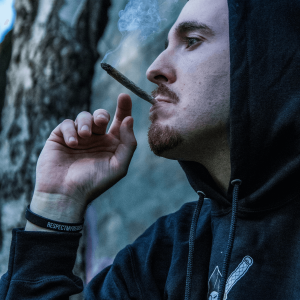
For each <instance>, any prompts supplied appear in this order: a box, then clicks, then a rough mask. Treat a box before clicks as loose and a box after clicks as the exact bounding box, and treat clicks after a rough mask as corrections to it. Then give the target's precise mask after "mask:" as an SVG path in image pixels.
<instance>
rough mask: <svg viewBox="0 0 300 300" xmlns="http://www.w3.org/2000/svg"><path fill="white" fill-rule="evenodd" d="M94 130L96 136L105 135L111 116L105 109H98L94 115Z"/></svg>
mask: <svg viewBox="0 0 300 300" xmlns="http://www.w3.org/2000/svg"><path fill="white" fill-rule="evenodd" d="M93 120H94V122H93V128H92V132H93V133H95V134H105V133H106V128H107V125H108V122H109V120H110V115H109V113H108V112H107V111H106V110H105V109H102V108H100V109H97V110H95V111H94V113H93Z"/></svg>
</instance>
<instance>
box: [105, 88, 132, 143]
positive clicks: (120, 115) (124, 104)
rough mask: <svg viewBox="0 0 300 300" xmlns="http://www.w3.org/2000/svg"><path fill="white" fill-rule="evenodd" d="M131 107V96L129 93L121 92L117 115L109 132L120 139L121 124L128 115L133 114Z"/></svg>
mask: <svg viewBox="0 0 300 300" xmlns="http://www.w3.org/2000/svg"><path fill="white" fill-rule="evenodd" d="M131 107H132V103H131V98H130V96H129V95H127V94H120V95H119V97H118V104H117V108H116V112H115V116H114V119H113V121H112V123H111V126H110V128H109V131H108V133H111V134H113V135H114V136H115V137H116V138H118V139H119V138H120V126H121V124H122V121H123V120H124V119H125V118H126V117H128V116H131Z"/></svg>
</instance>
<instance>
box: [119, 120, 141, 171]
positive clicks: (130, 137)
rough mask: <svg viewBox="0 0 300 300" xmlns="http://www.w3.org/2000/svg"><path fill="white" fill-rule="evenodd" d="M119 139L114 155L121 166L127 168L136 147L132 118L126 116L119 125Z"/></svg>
mask: <svg viewBox="0 0 300 300" xmlns="http://www.w3.org/2000/svg"><path fill="white" fill-rule="evenodd" d="M120 141H121V143H120V144H119V146H118V148H117V150H116V152H115V157H116V159H117V161H118V163H119V164H120V165H121V166H124V167H125V170H127V169H128V166H129V164H130V161H131V159H132V156H133V153H134V151H135V150H136V147H137V141H136V139H135V136H134V132H133V118H132V117H126V118H125V119H124V120H123V122H122V124H121V126H120Z"/></svg>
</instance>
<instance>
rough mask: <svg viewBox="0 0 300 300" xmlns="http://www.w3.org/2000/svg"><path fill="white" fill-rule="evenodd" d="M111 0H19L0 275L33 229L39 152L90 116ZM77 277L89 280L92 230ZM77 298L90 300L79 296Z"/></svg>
mask: <svg viewBox="0 0 300 300" xmlns="http://www.w3.org/2000/svg"><path fill="white" fill-rule="evenodd" d="M109 6H110V0H76V1H74V0H65V1H63V0H47V1H44V0H39V1H37V0H16V2H15V8H16V13H17V15H16V21H15V25H14V29H13V35H12V56H11V62H10V66H9V69H8V73H7V85H6V96H5V101H4V107H3V111H2V131H1V137H0V138H1V145H0V161H1V168H0V204H1V214H0V217H1V222H0V225H1V228H0V268H1V269H0V273H1V275H2V274H4V273H5V272H6V271H7V266H8V257H9V249H10V243H11V236H12V235H11V232H12V229H13V228H15V227H24V226H25V224H26V219H25V210H26V206H27V205H28V204H29V203H30V201H31V198H32V195H33V190H34V184H35V168H36V163H37V159H38V157H39V154H40V152H41V150H42V148H43V146H44V144H45V142H46V140H47V138H48V137H49V135H50V133H51V131H52V130H53V129H54V128H55V127H56V126H57V125H58V124H59V123H60V122H62V121H63V120H64V119H73V120H74V119H75V118H76V116H77V114H78V113H79V112H80V111H83V110H86V111H89V108H90V95H91V83H92V78H93V74H94V65H95V62H96V61H97V59H98V53H97V43H98V40H99V38H100V37H101V36H102V34H103V31H104V28H105V26H106V23H107V20H108V17H107V11H108V8H109ZM82 233H83V237H82V238H81V241H80V247H79V249H78V255H77V260H76V264H75V268H74V273H75V274H76V275H78V276H80V277H81V278H82V279H83V281H84V282H85V272H84V271H85V262H84V251H85V228H84V230H83V231H82ZM71 298H72V299H82V297H81V296H80V295H79V296H73V297H71Z"/></svg>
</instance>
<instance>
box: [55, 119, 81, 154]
mask: <svg viewBox="0 0 300 300" xmlns="http://www.w3.org/2000/svg"><path fill="white" fill-rule="evenodd" d="M53 133H56V134H57V135H59V136H62V137H63V139H64V141H65V143H66V145H67V146H69V147H71V148H74V147H76V146H77V145H78V135H77V132H76V128H75V124H74V121H73V120H69V119H67V120H64V121H63V122H62V123H61V124H59V125H58V126H57V127H56V128H55V129H54V130H53Z"/></svg>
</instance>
